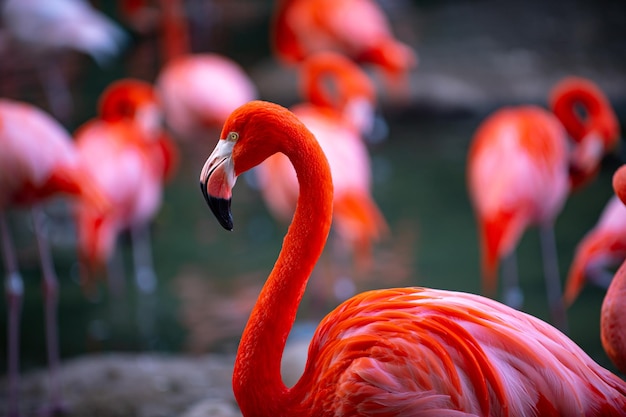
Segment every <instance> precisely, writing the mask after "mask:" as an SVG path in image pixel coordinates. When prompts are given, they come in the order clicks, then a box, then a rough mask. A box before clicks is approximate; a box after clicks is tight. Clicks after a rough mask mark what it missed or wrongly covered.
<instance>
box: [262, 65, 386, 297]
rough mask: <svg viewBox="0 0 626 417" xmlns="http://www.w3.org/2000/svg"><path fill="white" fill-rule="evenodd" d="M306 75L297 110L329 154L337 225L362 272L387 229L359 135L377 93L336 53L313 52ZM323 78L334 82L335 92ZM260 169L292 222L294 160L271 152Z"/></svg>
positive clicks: (265, 188) (272, 200)
mask: <svg viewBox="0 0 626 417" xmlns="http://www.w3.org/2000/svg"><path fill="white" fill-rule="evenodd" d="M301 78H302V83H301V85H302V90H303V93H304V96H305V97H306V98H307V99H308V102H305V103H302V104H299V105H296V106H294V107H293V108H292V111H293V112H294V114H296V116H298V118H299V119H300V120H301V121H302V122H303V123H304V124H305V126H307V128H308V129H309V130H311V132H313V134H314V135H315V137H316V138H317V140H318V142H319V144H320V146H321V147H322V149H323V150H324V153H325V154H326V157H327V158H328V161H329V164H330V167H331V170H332V173H333V184H334V189H335V193H334V200H333V222H334V223H333V228H334V230H335V232H336V234H337V237H338V238H339V239H338V240H339V242H340V243H342V244H343V245H344V246H345V247H347V248H348V250H349V252H351V253H352V254H353V255H354V257H355V264H356V266H357V267H358V269H359V270H361V271H362V270H365V269H367V266H368V265H369V264H370V262H371V259H370V258H371V247H372V244H373V243H374V242H376V241H378V240H379V239H380V238H381V237H382V236H384V235H385V234H386V233H387V232H388V227H387V223H386V221H385V219H384V216H383V215H382V213H381V212H380V209H379V208H378V206H377V204H376V202H375V201H374V199H373V198H372V195H371V182H372V180H371V167H370V158H369V154H368V151H367V147H366V146H365V144H364V143H363V141H362V139H361V134H360V131H368V130H369V129H370V128H371V120H372V118H373V112H374V106H375V91H374V88H373V85H372V83H371V81H370V79H369V78H368V77H367V75H365V74H364V73H363V72H362V71H361V70H360V68H359V67H358V66H357V65H356V64H354V63H353V62H352V61H350V60H349V59H348V58H346V57H344V56H342V55H339V54H336V53H334V52H322V53H319V54H315V55H312V56H310V57H309V58H308V59H307V60H306V61H304V63H303V65H302V68H301ZM324 81H329V82H332V83H333V85H334V86H335V88H334V90H335V91H333V89H331V88H329V84H328V83H325V82H324ZM255 172H256V173H257V176H258V179H259V186H260V190H261V194H262V196H263V199H264V200H265V203H266V205H267V206H268V208H269V209H270V211H271V212H272V214H274V216H275V217H276V218H278V219H279V220H282V221H284V222H289V221H290V220H291V217H292V215H293V212H294V210H295V207H296V200H297V197H298V180H297V178H296V172H295V170H294V169H293V166H292V165H291V164H290V163H289V159H288V158H287V157H286V156H285V155H282V154H275V155H272V156H271V157H269V158H268V159H267V160H266V161H265V162H264V163H263V164H261V165H259V166H258V167H257V168H256V171H255ZM337 284H338V285H339V286H341V284H342V283H337ZM343 284H350V283H347V282H345V283H343ZM351 286H353V285H347V287H348V288H350V287H351ZM339 298H341V299H345V298H346V297H345V296H340V297H339Z"/></svg>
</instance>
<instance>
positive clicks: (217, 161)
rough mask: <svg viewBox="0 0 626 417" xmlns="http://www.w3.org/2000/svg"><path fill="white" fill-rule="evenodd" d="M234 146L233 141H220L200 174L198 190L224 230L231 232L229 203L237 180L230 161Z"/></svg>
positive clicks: (231, 218)
mask: <svg viewBox="0 0 626 417" xmlns="http://www.w3.org/2000/svg"><path fill="white" fill-rule="evenodd" d="M234 144H235V142H233V141H228V140H223V139H222V140H220V141H219V142H218V143H217V146H216V147H215V149H214V150H213V152H212V153H211V155H210V156H209V159H207V161H206V162H205V163H204V167H203V168H202V172H201V173H200V189H201V190H202V194H203V195H204V199H205V200H206V202H207V204H208V205H209V208H210V209H211V211H212V212H213V214H214V215H215V217H217V220H218V221H219V222H220V224H221V225H222V227H223V228H224V229H226V230H233V216H232V214H231V211H230V201H231V197H232V189H233V187H234V185H235V181H236V180H237V176H236V175H235V165H234V163H233V159H232V150H233V146H234Z"/></svg>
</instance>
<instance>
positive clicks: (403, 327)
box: [200, 101, 626, 417]
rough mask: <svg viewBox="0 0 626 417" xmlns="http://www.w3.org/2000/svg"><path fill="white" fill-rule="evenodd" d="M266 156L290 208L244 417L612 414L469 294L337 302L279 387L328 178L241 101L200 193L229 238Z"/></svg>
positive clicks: (243, 348)
mask: <svg viewBox="0 0 626 417" xmlns="http://www.w3.org/2000/svg"><path fill="white" fill-rule="evenodd" d="M275 152H281V153H284V154H285V155H287V156H288V157H289V159H290V161H291V162H292V164H293V165H294V168H295V170H296V172H297V173H298V180H299V183H300V195H299V197H298V205H297V209H296V212H295V214H294V217H293V221H292V223H291V225H290V227H289V230H288V231H287V235H286V236H285V239H284V241H283V247H282V249H281V253H280V254H279V256H278V259H277V261H276V263H275V265H274V268H273V270H272V272H271V273H270V276H269V277H268V279H267V281H266V283H265V285H264V287H263V289H262V290H261V293H260V295H259V298H258V300H257V303H256V305H255V306H254V308H253V310H252V312H251V315H250V319H249V321H248V324H247V325H246V328H245V330H244V332H243V335H242V338H241V342H240V345H239V349H238V352H237V358H236V360H235V367H234V371H233V390H234V394H235V397H236V399H237V402H238V403H239V406H240V408H241V411H242V414H243V415H244V416H246V417H248V416H257V417H260V416H292V415H298V416H329V417H330V416H340V415H344V416H347V415H350V416H382V415H384V416H405V417H407V416H420V415H438V416H439V415H447V416H457V415H466V416H484V415H493V416H505V415H510V416H547V415H554V416H557V415H587V416H608V415H613V416H621V415H624V411H625V410H626V383H625V382H624V381H622V380H621V379H619V378H618V377H617V376H615V375H613V374H611V373H610V372H609V371H607V370H606V369H604V368H602V367H600V366H599V365H597V364H596V363H594V362H593V361H592V360H591V359H590V358H589V357H588V356H587V355H586V354H585V353H584V352H583V351H582V349H580V348H579V347H577V346H576V345H575V344H574V343H573V342H572V341H571V340H569V339H568V338H567V337H566V336H565V335H563V334H562V333H561V332H559V331H558V330H556V329H555V328H553V327H552V326H550V325H548V324H546V323H544V322H542V321H541V320H539V319H536V318H533V317H531V316H529V315H527V314H525V313H522V312H519V311H517V310H514V309H512V308H510V307H507V306H504V305H501V304H500V303H498V302H496V301H493V300H490V299H487V298H484V297H481V296H478V295H472V294H464V293H458V292H452V291H442V290H430V289H425V288H398V289H388V290H378V291H371V292H366V293H363V294H360V295H357V296H355V297H353V298H351V299H349V300H348V301H346V302H344V303H342V304H341V305H340V306H339V307H337V309H335V310H334V311H333V312H331V313H330V314H329V315H328V316H327V317H326V318H324V320H323V321H322V322H321V323H320V325H319V327H318V329H317V330H316V332H315V335H314V337H313V340H312V342H311V345H310V349H309V358H308V361H307V365H306V367H305V370H304V373H303V375H302V377H301V378H300V380H299V381H298V382H297V383H296V384H295V385H294V386H293V387H292V388H287V387H286V386H285V385H284V384H283V382H282V380H281V377H280V363H281V355H282V352H283V349H284V347H285V342H286V339H287V335H288V333H289V331H290V329H291V327H292V326H293V323H294V321H295V318H296V312H297V308H298V304H299V303H300V300H301V299H302V295H303V292H304V289H305V286H306V284H307V281H308V279H309V276H310V273H311V271H312V269H313V267H314V264H315V262H316V261H317V259H318V258H319V256H320V254H321V252H322V249H323V247H324V244H325V241H326V238H327V236H328V231H329V229H330V223H331V218H332V189H333V187H332V177H331V171H330V167H329V166H328V163H327V161H326V158H325V156H324V153H323V151H322V149H321V147H320V146H319V145H318V144H317V141H316V139H315V137H314V136H313V134H311V132H310V131H308V130H307V129H306V127H305V125H304V124H302V122H300V120H299V119H298V118H297V117H296V116H295V115H293V113H290V112H289V111H288V110H287V109H285V108H283V107H280V106H278V105H275V104H272V103H267V102H259V101H254V102H250V103H248V104H246V105H244V106H242V107H240V108H238V109H237V110H235V111H234V112H233V113H232V114H231V116H230V117H229V118H228V119H227V121H226V123H225V125H224V128H223V130H222V139H221V140H220V141H219V142H218V144H217V146H216V148H215V150H214V151H213V153H212V154H211V155H210V156H209V158H208V160H207V161H206V163H205V165H204V167H203V169H202V172H201V174H200V184H201V189H202V192H203V194H204V196H205V198H206V200H207V203H208V204H209V207H210V208H211V210H212V211H213V213H214V214H215V215H216V217H217V218H218V220H219V222H220V223H221V224H222V226H224V227H225V228H227V229H232V225H233V223H232V216H231V214H230V198H231V196H232V187H233V186H234V184H235V181H236V178H237V176H238V175H240V174H241V173H243V172H245V171H247V170H249V169H251V168H253V167H254V166H256V165H258V164H259V163H261V162H262V161H263V160H264V159H265V158H267V157H269V156H270V155H272V154H274V153H275ZM268 398H271V401H268Z"/></svg>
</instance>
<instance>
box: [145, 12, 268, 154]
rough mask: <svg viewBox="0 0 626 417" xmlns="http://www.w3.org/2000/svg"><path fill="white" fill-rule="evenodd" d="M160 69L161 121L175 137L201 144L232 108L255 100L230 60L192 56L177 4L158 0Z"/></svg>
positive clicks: (251, 87) (246, 79)
mask: <svg viewBox="0 0 626 417" xmlns="http://www.w3.org/2000/svg"><path fill="white" fill-rule="evenodd" d="M161 3H162V7H161V8H162V12H163V40H162V48H163V50H162V56H163V62H164V64H163V68H162V69H161V71H160V73H159V75H158V77H157V81H156V85H157V88H158V91H159V94H160V96H161V100H162V102H163V108H164V112H165V120H166V122H167V126H168V128H170V129H171V131H172V132H173V133H174V135H175V136H176V138H178V139H181V140H186V141H191V142H195V143H202V144H206V145H207V146H208V147H207V149H210V147H211V146H213V145H214V143H207V142H206V140H207V139H206V138H207V137H213V135H214V134H215V131H217V130H219V128H220V127H221V126H222V124H223V123H224V120H226V117H227V116H228V115H229V114H230V112H232V111H233V110H234V109H235V108H237V107H238V106H240V105H241V104H243V103H246V102H248V101H250V100H253V99H254V98H256V97H257V96H258V93H257V89H256V87H255V85H254V84H253V83H252V81H251V80H250V78H249V77H248V76H247V74H246V73H245V71H244V70H243V69H242V68H241V66H239V64H237V63H236V62H234V61H233V60H232V59H230V58H228V57H226V56H223V55H219V54H215V53H202V54H192V53H191V51H190V47H189V34H188V25H187V20H186V16H185V11H184V9H183V5H182V2H181V1H180V0H176V1H172V0H163V1H162V2H161Z"/></svg>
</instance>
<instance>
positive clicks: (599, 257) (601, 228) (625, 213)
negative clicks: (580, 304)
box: [564, 196, 626, 305]
mask: <svg viewBox="0 0 626 417" xmlns="http://www.w3.org/2000/svg"><path fill="white" fill-rule="evenodd" d="M624 259H626V207H624V204H622V202H621V201H620V200H619V198H617V196H613V197H611V199H610V200H609V202H608V203H607V204H606V207H605V208H604V210H603V211H602V214H601V215H600V219H599V220H598V223H597V224H596V225H595V226H594V228H593V229H592V230H590V231H589V232H588V233H587V234H586V235H585V237H584V238H583V239H582V240H581V241H580V243H579V244H578V246H577V247H576V253H575V255H574V260H573V261H572V265H571V267H570V270H569V274H568V276H567V281H566V284H565V292H564V299H565V303H566V304H568V305H570V304H572V303H573V302H574V300H576V298H577V297H578V294H579V293H580V291H581V290H582V288H583V286H584V284H585V281H586V280H587V279H588V280H590V281H592V282H594V283H595V284H596V285H599V286H601V287H604V288H607V287H608V286H609V283H610V282H611V280H612V278H613V274H612V273H611V272H610V271H608V269H609V268H612V267H615V266H619V265H621V264H622V263H623V261H624Z"/></svg>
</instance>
